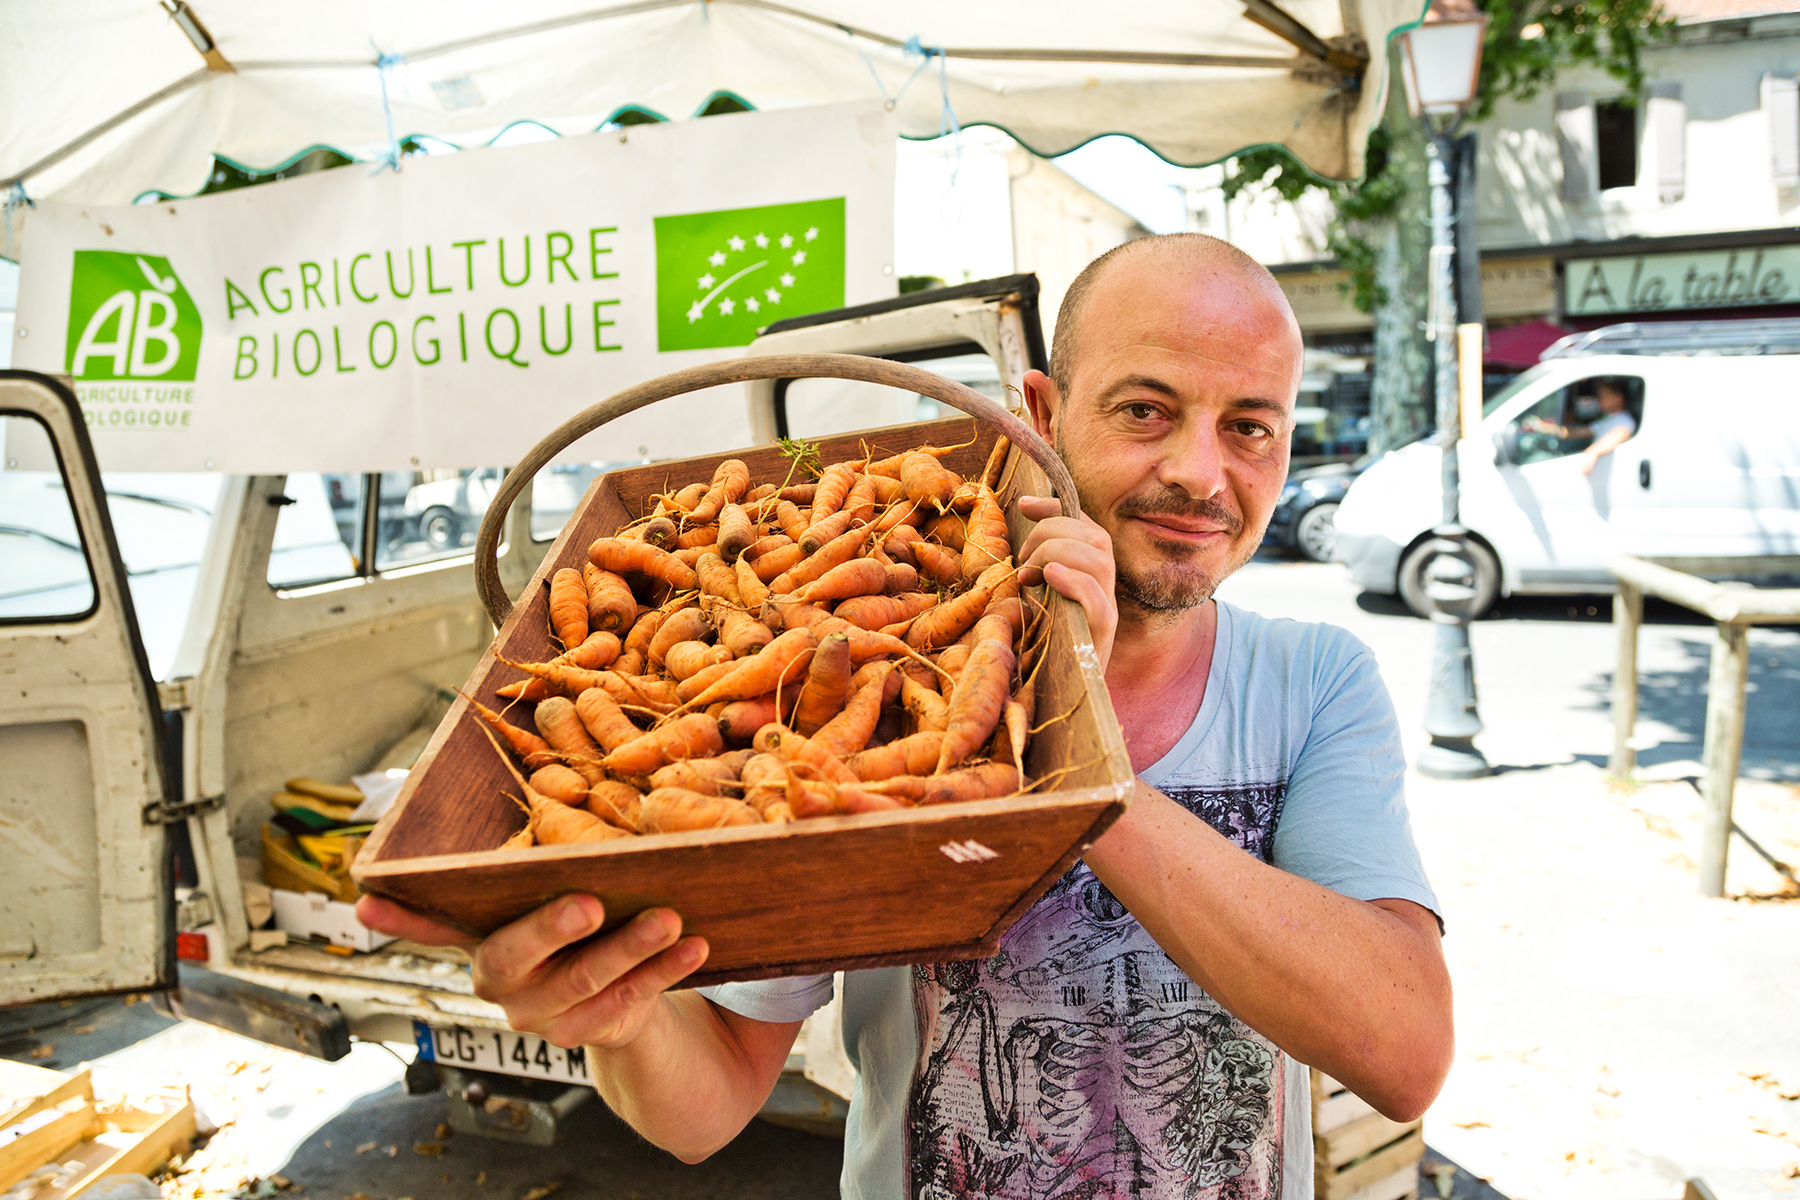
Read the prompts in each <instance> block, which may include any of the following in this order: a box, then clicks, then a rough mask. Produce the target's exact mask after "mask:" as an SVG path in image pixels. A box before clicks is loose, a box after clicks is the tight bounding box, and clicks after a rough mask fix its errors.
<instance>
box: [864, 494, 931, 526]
mask: <svg viewBox="0 0 1800 1200" xmlns="http://www.w3.org/2000/svg"><path fill="white" fill-rule="evenodd" d="M930 512H931V510H930V509H929V508H927V507H926V506H925V505H923V504H918V503H915V502H914V501H911V500H907V501H905V502H903V503H899V504H890V505H888V510H887V511H886V512H884V513H882V514H881V516H879V517H877V518H876V519H875V524H874V525H873V526H872V528H873V529H874V530H875V532H876V533H883V534H885V533H889V532H891V531H893V530H895V529H903V528H907V527H909V526H910V527H913V528H917V527H918V526H919V525H921V524H922V523H924V520H925V518H926V516H927V515H928V514H929V513H930Z"/></svg>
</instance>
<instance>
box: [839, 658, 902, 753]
mask: <svg viewBox="0 0 1800 1200" xmlns="http://www.w3.org/2000/svg"><path fill="white" fill-rule="evenodd" d="M897 666H898V664H896V663H893V662H889V661H888V660H886V659H880V658H877V659H872V660H870V661H869V662H866V663H864V664H863V665H862V666H860V667H858V668H856V672H855V674H853V675H851V676H850V691H851V694H852V695H854V694H855V693H857V692H860V691H862V690H863V688H865V687H867V686H868V685H869V681H870V680H871V679H874V678H876V677H877V676H880V677H881V678H882V679H883V680H885V681H886V686H885V687H884V688H883V689H882V692H881V706H882V707H883V708H886V707H887V706H888V705H890V704H892V703H894V702H895V701H897V700H899V699H900V680H901V678H902V676H901V674H900V672H899V671H898V670H897V669H896V667H897ZM871 736H873V735H871Z"/></svg>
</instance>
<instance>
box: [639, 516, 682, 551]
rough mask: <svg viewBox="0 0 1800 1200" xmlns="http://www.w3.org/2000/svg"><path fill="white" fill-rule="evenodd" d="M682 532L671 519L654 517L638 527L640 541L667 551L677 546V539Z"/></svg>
mask: <svg viewBox="0 0 1800 1200" xmlns="http://www.w3.org/2000/svg"><path fill="white" fill-rule="evenodd" d="M680 532H681V531H680V530H679V529H677V528H675V522H673V521H671V520H669V518H667V517H664V516H654V517H651V518H650V519H649V520H648V521H646V522H644V523H643V525H641V526H639V527H638V539H639V540H640V541H643V542H647V543H648V544H650V545H652V546H655V547H656V548H657V549H659V550H667V549H668V548H669V547H670V546H673V545H674V544H675V537H676V535H677V534H679V533H680Z"/></svg>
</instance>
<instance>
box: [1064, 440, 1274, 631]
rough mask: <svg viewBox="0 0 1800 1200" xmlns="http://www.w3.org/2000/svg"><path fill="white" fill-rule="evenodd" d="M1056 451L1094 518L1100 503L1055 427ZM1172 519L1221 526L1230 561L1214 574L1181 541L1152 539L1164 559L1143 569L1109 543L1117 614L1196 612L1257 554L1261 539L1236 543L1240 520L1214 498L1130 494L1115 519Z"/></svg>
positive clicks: (1172, 493) (1169, 493) (1164, 490)
mask: <svg viewBox="0 0 1800 1200" xmlns="http://www.w3.org/2000/svg"><path fill="white" fill-rule="evenodd" d="M1056 453H1057V454H1058V456H1060V457H1061V458H1062V460H1063V463H1064V465H1066V466H1067V467H1068V468H1069V475H1070V477H1071V478H1073V479H1074V481H1075V494H1076V497H1077V498H1078V499H1079V500H1080V501H1081V507H1082V511H1084V512H1086V513H1088V514H1090V515H1092V514H1094V513H1097V512H1100V511H1102V509H1101V505H1100V502H1099V501H1098V500H1097V499H1096V498H1095V496H1094V495H1093V490H1092V488H1091V487H1090V486H1089V485H1088V482H1087V481H1086V479H1085V478H1084V476H1083V472H1081V471H1080V470H1077V469H1076V462H1077V460H1076V459H1074V458H1071V457H1070V455H1069V450H1068V443H1067V442H1066V441H1065V439H1064V437H1063V431H1062V429H1061V428H1060V427H1059V428H1058V429H1057V431H1056ZM1157 513H1161V514H1167V515H1171V516H1185V517H1199V518H1201V519H1204V520H1208V521H1212V522H1214V523H1216V524H1218V525H1221V526H1223V527H1224V528H1225V530H1226V531H1227V535H1228V536H1229V537H1230V538H1231V542H1230V547H1231V553H1230V557H1229V558H1228V559H1227V561H1226V565H1225V569H1224V570H1223V571H1221V572H1220V573H1219V574H1218V575H1217V576H1215V575H1214V574H1213V573H1212V572H1211V571H1209V570H1208V569H1207V568H1206V567H1205V566H1203V565H1202V564H1201V563H1200V562H1199V561H1197V560H1198V558H1199V556H1200V553H1201V552H1200V551H1199V550H1198V549H1196V548H1195V547H1193V546H1190V545H1187V544H1185V543H1182V542H1176V541H1167V540H1164V539H1161V538H1158V537H1156V536H1155V535H1154V534H1152V535H1150V543H1151V545H1152V546H1153V547H1154V548H1155V549H1156V550H1157V551H1159V552H1160V553H1161V554H1162V555H1164V556H1165V559H1164V561H1161V562H1158V563H1155V564H1154V565H1152V566H1150V567H1148V568H1147V569H1146V568H1145V567H1144V566H1142V565H1141V564H1139V563H1135V562H1130V561H1127V559H1126V558H1125V557H1124V555H1123V554H1122V553H1121V551H1120V547H1119V546H1118V544H1117V543H1116V542H1115V543H1114V545H1113V574H1114V579H1115V582H1114V588H1113V590H1114V598H1115V600H1116V601H1117V603H1118V605H1119V608H1120V610H1121V614H1122V615H1123V614H1124V613H1125V612H1126V611H1127V610H1130V609H1135V610H1137V611H1138V612H1139V613H1140V614H1142V615H1143V616H1144V617H1147V618H1152V619H1155V618H1159V617H1163V618H1167V617H1174V616H1178V615H1179V614H1181V613H1184V612H1187V611H1188V610H1190V609H1195V608H1198V607H1200V606H1201V605H1202V604H1205V603H1206V602H1207V601H1208V600H1211V599H1212V595H1213V592H1214V591H1215V590H1217V588H1218V586H1219V584H1221V583H1222V582H1224V580H1225V578H1226V577H1227V576H1229V575H1230V574H1231V573H1232V572H1233V571H1235V570H1237V569H1238V568H1239V567H1241V566H1243V565H1244V564H1245V563H1247V562H1249V561H1250V558H1251V556H1252V555H1254V554H1255V553H1256V547H1257V545H1258V543H1259V542H1260V541H1261V538H1260V537H1257V538H1247V539H1242V540H1241V541H1240V538H1239V535H1240V534H1242V533H1243V529H1244V520H1243V518H1242V517H1241V516H1240V515H1239V514H1238V513H1237V512H1236V511H1235V510H1233V508H1232V507H1231V506H1230V505H1228V504H1226V503H1224V502H1223V501H1220V500H1216V499H1208V500H1195V499H1193V498H1191V497H1189V496H1186V495H1184V494H1182V493H1180V492H1177V491H1174V490H1172V489H1168V488H1162V489H1158V490H1156V491H1155V492H1151V493H1147V494H1143V495H1133V496H1128V497H1126V499H1124V500H1123V501H1121V502H1120V504H1119V506H1118V508H1117V510H1116V511H1115V515H1116V516H1119V517H1138V516H1149V515H1152V514H1157Z"/></svg>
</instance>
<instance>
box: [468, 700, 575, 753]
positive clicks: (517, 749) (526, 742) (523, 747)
mask: <svg viewBox="0 0 1800 1200" xmlns="http://www.w3.org/2000/svg"><path fill="white" fill-rule="evenodd" d="M469 707H470V708H471V709H473V710H475V715H476V716H478V717H480V718H481V719H482V720H483V721H485V722H487V724H488V725H489V726H490V727H491V728H492V729H493V730H494V732H495V733H498V734H499V735H500V736H501V737H503V738H505V739H506V744H507V745H508V746H511V747H512V751H513V753H514V754H517V755H518V756H519V758H520V759H521V760H522V761H523V762H524V763H525V765H526V766H527V767H528V768H530V769H531V770H533V771H535V770H537V769H538V768H539V767H543V766H548V765H549V764H551V763H553V762H555V761H556V751H555V750H554V749H552V748H551V746H550V743H549V742H546V741H545V740H544V739H543V738H541V737H539V736H538V735H537V734H535V733H531V732H530V731H528V730H524V729H520V728H519V727H518V726H517V725H514V724H513V723H512V722H511V721H508V720H507V719H506V718H505V717H503V716H501V715H500V714H499V713H497V712H495V711H494V710H493V709H491V708H489V707H488V706H487V705H485V704H483V703H482V702H481V701H479V700H475V699H470V700H469Z"/></svg>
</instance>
